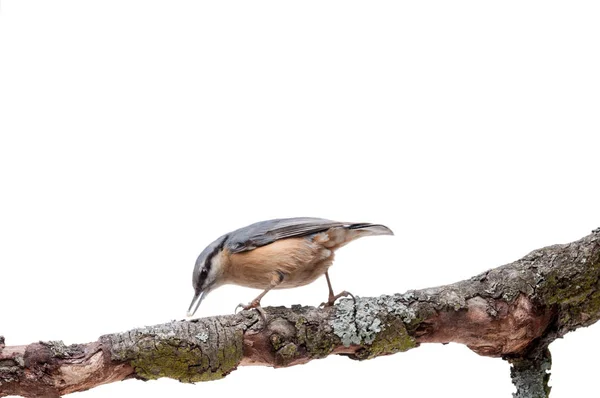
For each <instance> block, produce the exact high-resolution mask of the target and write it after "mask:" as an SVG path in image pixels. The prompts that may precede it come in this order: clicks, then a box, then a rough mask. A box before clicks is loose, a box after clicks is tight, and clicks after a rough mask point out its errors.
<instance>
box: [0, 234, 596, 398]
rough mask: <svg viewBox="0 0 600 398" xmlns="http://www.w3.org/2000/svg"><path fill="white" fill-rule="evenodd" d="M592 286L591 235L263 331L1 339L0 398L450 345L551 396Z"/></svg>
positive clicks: (277, 319) (591, 306) (296, 313)
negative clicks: (21, 341) (560, 358)
mask: <svg viewBox="0 0 600 398" xmlns="http://www.w3.org/2000/svg"><path fill="white" fill-rule="evenodd" d="M599 286H600V230H595V231H594V232H593V233H592V234H591V235H589V236H586V237H584V238H583V239H581V240H578V241H576V242H572V243H569V244H565V245H554V246H549V247H546V248H543V249H539V250H535V251H533V252H531V253H530V254H528V255H527V256H525V257H524V258H522V259H521V260H518V261H516V262H514V263H511V264H507V265H504V266H501V267H498V268H495V269H492V270H489V271H486V272H484V273H482V274H480V275H477V276H475V277H473V278H471V279H468V280H465V281H461V282H457V283H454V284H452V285H446V286H440V287H435V288H429V289H423V290H412V291H408V292H406V293H404V294H395V295H392V296H380V297H367V298H357V301H356V303H354V302H353V301H352V300H350V299H345V300H341V301H340V302H339V303H338V305H336V306H334V307H332V308H327V309H316V308H313V307H301V306H292V308H284V307H276V308H266V309H265V310H266V312H267V314H268V318H267V320H266V322H264V321H263V320H261V318H260V317H259V316H258V315H257V314H256V313H254V312H252V311H245V312H242V313H240V314H236V315H226V316H219V317H211V318H203V319H197V320H192V321H174V322H170V323H166V324H162V325H156V326H152V327H145V328H140V329H134V330H131V331H128V332H124V333H115V334H110V335H105V336H102V337H100V339H99V340H98V341H95V342H92V343H88V344H75V345H71V346H65V345H64V344H63V343H62V342H60V341H54V342H38V343H33V344H30V345H27V346H12V347H11V346H5V344H4V339H3V338H1V337H0V396H6V395H22V396H28V397H33V396H36V397H40V396H43V397H57V396H60V395H64V394H68V393H71V392H75V391H83V390H87V389H89V388H92V387H94V386H97V385H100V384H104V383H110V382H114V381H118V380H124V379H127V378H137V379H143V380H149V379H157V378H160V377H170V378H174V379H177V380H180V381H182V382H198V381H206V380H214V379H218V378H222V377H224V376H226V375H227V374H228V373H229V372H231V371H233V370H235V369H236V368H237V367H238V366H243V365H266V366H274V367H283V366H291V365H297V364H302V363H305V362H308V361H310V360H312V359H317V358H323V357H326V356H328V355H333V354H337V355H346V356H348V357H350V358H352V359H359V360H363V359H369V358H374V357H377V356H380V355H389V354H394V353H398V352H402V351H407V350H409V349H412V348H415V347H418V346H419V344H421V343H448V342H457V343H462V344H465V345H467V346H468V347H469V348H470V349H471V350H473V351H475V352H476V353H478V354H480V355H485V356H492V357H501V358H504V359H506V360H508V361H509V362H510V363H511V364H512V369H511V376H512V378H513V382H514V384H515V386H516V387H517V393H516V394H515V395H514V396H515V397H518V398H534V397H535V398H538V397H547V396H548V394H549V390H550V389H549V387H548V378H549V373H548V371H549V369H550V362H551V361H550V353H549V351H548V344H550V343H551V342H552V341H553V340H555V339H557V338H559V337H561V336H563V335H564V334H565V333H568V332H569V331H572V330H575V329H577V328H579V327H583V326H588V325H591V324H593V323H595V322H596V321H597V320H598V319H599V318H600V289H599ZM457 388H458V387H457Z"/></svg>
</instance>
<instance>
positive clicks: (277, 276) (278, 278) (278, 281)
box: [235, 271, 284, 320]
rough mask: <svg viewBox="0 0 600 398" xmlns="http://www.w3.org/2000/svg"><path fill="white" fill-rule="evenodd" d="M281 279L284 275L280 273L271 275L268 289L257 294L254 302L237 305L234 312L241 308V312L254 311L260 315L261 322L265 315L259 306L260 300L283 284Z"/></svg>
mask: <svg viewBox="0 0 600 398" xmlns="http://www.w3.org/2000/svg"><path fill="white" fill-rule="evenodd" d="M283 277H284V274H283V272H281V271H277V272H275V273H274V274H273V277H272V278H271V284H270V285H269V287H267V288H266V289H265V290H264V291H263V292H262V293H261V294H259V295H258V296H257V297H256V298H255V299H254V300H252V301H251V302H250V303H249V304H247V305H244V304H241V303H240V304H238V306H237V307H236V308H235V309H236V311H237V309H238V308H241V309H242V310H244V311H245V310H250V309H252V308H254V309H256V311H258V313H259V314H260V315H261V317H262V318H263V320H265V319H266V313H265V310H263V309H262V307H261V306H260V300H262V298H263V297H264V296H265V294H267V292H268V291H269V290H271V289H273V288H275V287H277V286H278V285H279V284H281V282H283Z"/></svg>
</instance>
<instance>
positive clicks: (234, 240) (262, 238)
mask: <svg viewBox="0 0 600 398" xmlns="http://www.w3.org/2000/svg"><path fill="white" fill-rule="evenodd" d="M351 225H352V223H346V222H339V221H331V220H325V219H323V218H311V217H297V218H281V219H275V220H268V221H261V222H257V223H255V224H252V225H248V226H247V227H244V228H240V229H238V230H236V231H233V232H231V233H230V234H228V239H227V241H226V242H225V247H226V248H227V249H228V250H229V251H230V252H231V253H241V252H244V251H248V250H252V249H256V248H257V247H261V246H265V245H268V244H270V243H273V242H275V241H277V240H280V239H287V238H298V237H302V236H308V235H313V234H316V233H319V232H323V231H327V230H328V229H329V228H334V227H344V226H346V227H349V226H351Z"/></svg>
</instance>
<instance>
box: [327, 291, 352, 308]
mask: <svg viewBox="0 0 600 398" xmlns="http://www.w3.org/2000/svg"><path fill="white" fill-rule="evenodd" d="M348 296H350V297H352V300H353V301H354V305H356V297H354V295H353V294H352V293H350V292H347V291H345V290H344V291H343V292H341V293H338V294H336V295H335V296H334V295H330V296H329V300H327V301H325V302H323V303H321V305H319V308H325V307H331V306H333V304H334V303H335V302H336V300H337V299H339V298H341V297H348Z"/></svg>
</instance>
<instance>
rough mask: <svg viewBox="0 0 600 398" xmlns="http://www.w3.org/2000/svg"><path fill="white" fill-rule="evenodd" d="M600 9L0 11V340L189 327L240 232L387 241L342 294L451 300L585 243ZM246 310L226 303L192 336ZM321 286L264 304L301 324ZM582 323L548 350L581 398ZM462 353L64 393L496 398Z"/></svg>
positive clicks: (337, 271)
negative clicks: (485, 276)
mask: <svg viewBox="0 0 600 398" xmlns="http://www.w3.org/2000/svg"><path fill="white" fill-rule="evenodd" d="M599 18H600V6H599V5H598V3H597V2H591V1H590V2H585V1H581V2H554V1H550V2H548V1H543V2H541V1H540V2H537V1H531V2H523V1H503V2H481V1H452V2H448V1H413V2H398V1H391V2H385V1H378V2H372V1H371V2H366V1H364V2H356V1H347V0H346V1H339V2H333V1H322V0H319V1H301V2H290V1H252V2H249V1H215V2H197V1H172V2H167V1H161V2H159V1H148V0H144V1H123V0H102V1H85V2H84V1H47V0H45V1H25V0H20V1H14V0H12V1H11V0H4V1H3V2H2V9H1V11H0V132H1V142H0V145H1V146H0V184H1V188H0V189H1V192H0V203H1V206H0V280H1V281H0V286H1V288H0V305H1V310H0V311H1V312H0V334H2V335H4V336H5V337H6V339H7V343H8V344H9V345H17V344H27V343H31V342H34V341H38V340H55V339H56V340H57V339H62V340H64V341H65V342H66V343H76V342H78V343H81V342H88V341H93V340H95V339H97V338H98V336H100V335H102V334H105V333H110V332H118V331H124V330H127V329H130V328H133V327H138V326H143V325H152V324H156V323H162V322H166V321H169V320H172V319H182V318H183V317H184V315H185V311H186V310H187V307H188V305H189V302H190V300H191V298H192V294H193V290H192V287H191V273H192V268H193V264H194V261H195V259H196V256H197V255H198V253H199V252H200V251H201V250H202V249H203V248H204V246H205V245H206V244H208V243H210V242H211V241H212V240H213V239H215V238H216V237H218V236H219V235H221V234H223V233H225V232H228V231H230V230H232V229H235V228H238V227H241V226H244V225H246V224H249V223H251V222H254V221H259V220H264V219H269V218H275V217H292V216H317V217H325V218H331V219H339V220H347V221H371V222H379V223H384V224H386V225H388V226H389V227H390V228H392V229H393V230H394V231H395V232H396V236H394V237H377V238H367V239H364V240H361V241H357V242H355V243H353V244H351V245H349V246H347V247H346V248H344V249H342V250H340V251H339V252H338V256H337V261H336V263H335V265H334V267H333V268H332V271H331V274H332V275H331V276H332V281H333V284H334V287H335V288H336V289H347V290H349V291H351V292H354V293H355V294H358V295H362V296H367V295H379V294H383V293H394V292H403V291H405V290H407V289H413V288H424V287H428V286H435V285H439V284H445V283H451V282H454V281H457V280H461V279H465V278H468V277H470V276H472V275H475V274H476V273H479V272H481V271H484V270H486V269H488V268H491V267H495V266H498V265H501V264H504V263H507V262H511V261H513V260H516V259H518V258H520V257H521V256H523V255H525V254H527V253H528V252H529V251H531V250H533V249H536V248H539V247H542V246H545V245H550V244H554V243H564V242H569V241H572V240H576V239H579V238H581V237H582V236H584V235H587V234H588V233H589V232H590V231H591V230H592V229H594V228H596V227H599V226H600V206H599V196H600V195H599V194H600V184H599V181H600V173H599V170H600V160H599V158H598V157H599V154H600V152H599V150H598V143H599V135H598V133H599V128H600V119H599V109H600V95H599V93H600V77H599V76H600V73H599V72H598V71H600V52H599V51H598V45H599V43H598V42H599V40H600V24H598V20H599ZM256 293H257V291H254V290H250V289H244V288H237V287H223V288H221V289H219V290H217V291H215V292H214V293H212V294H211V295H210V296H208V298H207V299H206V300H205V301H204V303H203V305H202V306H201V308H200V310H199V315H200V316H207V315H214V314H226V313H231V312H232V311H233V309H234V307H235V306H236V305H237V304H238V303H239V302H248V301H250V300H251V299H252V298H253V297H254V296H255V295H256ZM326 294H327V290H326V284H325V281H324V280H319V281H317V282H315V283H314V284H312V285H310V286H307V287H304V288H298V289H295V290H288V291H276V292H272V293H270V294H268V295H267V296H266V298H265V299H264V301H263V304H264V305H288V306H289V305H291V304H294V303H301V304H305V305H316V304H318V303H320V302H321V301H323V300H324V299H325V298H326ZM599 336H600V328H599V326H598V325H596V326H593V327H590V328H588V329H587V330H580V331H577V332H575V333H572V334H570V335H568V336H567V337H566V338H565V339H563V340H561V341H557V342H555V343H554V344H553V345H552V347H551V348H552V352H553V356H554V367H553V373H552V379H551V384H552V385H553V397H554V398H559V397H576V396H594V395H595V394H596V392H595V390H594V389H595V388H596V386H597V367H596V366H595V364H596V361H595V360H594V362H592V363H593V364H594V366H588V364H587V363H586V360H587V359H591V358H597V356H598V355H600V348H599V347H598V344H597V341H598V337H599ZM512 390H513V387H512V385H511V383H510V377H509V367H508V365H507V364H506V363H504V362H503V361H501V360H499V359H490V358H484V357H480V356H478V355H476V354H474V353H472V352H471V351H469V350H468V349H467V348H466V347H464V346H459V345H454V344H450V345H447V346H442V345H423V346H422V347H420V348H418V349H415V350H412V351H410V352H407V353H404V354H399V355H394V356H391V357H386V358H379V359H375V360H372V361H367V362H362V363H358V362H354V361H350V360H348V359H346V358H342V357H331V358H328V359H325V360H321V361H314V362H311V363H309V364H307V365H303V366H297V367H293V368H289V369H279V370H273V369H270V368H264V367H244V368H240V369H238V370H237V371H235V372H233V373H232V374H231V375H229V376H228V377H227V378H225V379H223V380H221V381H216V382H210V383H203V384H198V385H185V384H180V383H177V382H175V381H172V380H160V381H153V382H147V383H142V382H139V381H126V382H122V383H114V384H111V385H106V386H102V387H99V388H96V389H93V390H91V391H89V392H85V393H80V394H77V395H75V396H77V397H81V398H93V397H109V396H110V397H129V396H133V395H136V396H137V395H140V396H141V395H143V396H156V397H164V396H174V395H176V396H178V397H197V396H200V395H201V396H205V397H216V396H232V395H237V396H244V397H265V396H266V397H274V396H286V397H290V398H292V397H305V396H306V394H307V393H310V394H313V393H317V392H318V393H323V394H329V396H331V397H338V396H339V397H358V396H369V395H371V394H374V393H378V392H384V393H385V394H388V393H390V394H392V395H393V396H413V395H416V394H419V395H420V396H423V397H438V396H461V397H482V396H485V397H509V396H510V395H511V392H512Z"/></svg>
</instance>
